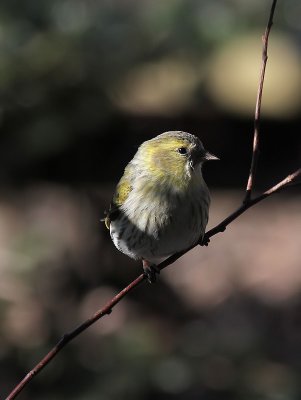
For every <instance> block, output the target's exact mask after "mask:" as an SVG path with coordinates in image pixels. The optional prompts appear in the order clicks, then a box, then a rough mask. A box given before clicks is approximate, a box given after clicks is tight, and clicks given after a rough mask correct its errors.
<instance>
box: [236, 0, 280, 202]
mask: <svg viewBox="0 0 301 400" xmlns="http://www.w3.org/2000/svg"><path fill="white" fill-rule="evenodd" d="M276 3H277V0H273V4H272V7H271V11H270V16H269V20H268V24H267V27H266V30H265V33H264V35H263V37H262V42H263V47H262V64H261V71H260V78H259V85H258V91H257V98H256V106H255V117H254V137H253V153H252V161H251V167H250V173H249V178H248V183H247V188H246V194H245V199H244V203H248V201H249V200H250V198H251V196H252V190H253V187H254V182H255V175H256V170H257V164H258V157H259V129H260V114H261V100H262V91H263V83H264V77H265V69H266V65H267V61H268V44H269V35H270V31H271V28H272V25H273V17H274V11H275V7H276Z"/></svg>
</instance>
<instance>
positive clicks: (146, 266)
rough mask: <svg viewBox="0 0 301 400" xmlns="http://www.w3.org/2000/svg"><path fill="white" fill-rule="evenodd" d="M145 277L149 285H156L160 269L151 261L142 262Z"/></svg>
mask: <svg viewBox="0 0 301 400" xmlns="http://www.w3.org/2000/svg"><path fill="white" fill-rule="evenodd" d="M142 264H143V271H144V275H145V276H146V277H147V280H148V281H149V283H155V282H156V280H157V274H160V269H159V268H158V267H157V266H156V265H155V264H151V263H150V262H149V261H146V260H142Z"/></svg>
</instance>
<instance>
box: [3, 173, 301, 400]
mask: <svg viewBox="0 0 301 400" xmlns="http://www.w3.org/2000/svg"><path fill="white" fill-rule="evenodd" d="M299 177H301V169H299V170H297V171H295V172H294V173H292V174H290V175H288V176H287V177H286V178H284V179H283V180H282V181H280V182H278V183H277V184H276V185H274V186H272V187H271V188H269V189H268V190H266V191H265V192H264V193H262V194H261V195H259V196H257V197H255V198H254V199H252V200H250V201H249V202H248V203H247V204H245V203H243V204H242V205H241V206H240V207H239V208H238V209H237V210H235V211H234V212H233V213H232V214H230V215H229V216H228V217H227V218H225V219H224V220H223V221H222V222H220V223H219V224H218V225H216V226H215V227H214V228H212V229H210V230H209V231H208V232H207V233H206V234H205V240H206V241H207V242H208V241H209V239H210V238H211V237H212V236H214V235H216V234H217V233H220V232H223V231H225V229H226V227H227V226H228V225H229V224H230V223H231V222H233V221H234V220H235V219H237V218H238V217H239V216H240V215H241V214H243V213H244V212H245V211H246V210H247V209H249V208H251V207H252V206H254V205H255V204H257V203H259V202H260V201H262V200H264V199H265V198H267V197H269V196H271V195H272V194H275V193H278V192H280V191H281V190H283V189H285V188H286V187H288V186H289V185H290V184H291V183H292V182H296V180H297V178H299ZM202 242H203V240H202V241H200V242H199V243H197V244H195V245H193V246H191V247H189V248H188V249H186V250H184V251H182V252H179V253H176V254H174V255H172V256H171V257H169V258H167V259H166V260H165V261H163V262H162V263H161V264H159V265H157V268H158V269H159V270H162V269H164V268H166V267H168V266H169V265H171V264H173V263H174V262H175V261H176V260H177V259H179V258H180V257H182V256H183V255H184V254H186V253H188V252H189V251H190V250H191V249H192V248H194V247H196V246H197V245H198V244H202ZM144 281H146V276H145V275H144V274H141V275H139V276H138V277H137V278H136V279H135V280H134V281H132V282H131V283H130V284H129V285H128V286H126V287H125V288H124V289H123V290H121V292H119V293H118V294H117V295H116V296H115V297H113V298H112V299H111V300H110V301H109V302H108V303H107V304H106V305H105V306H104V307H102V308H101V309H100V310H98V311H97V312H96V313H95V314H94V315H93V316H92V317H91V318H89V319H87V320H86V321H85V322H83V323H82V324H81V325H79V326H78V327H77V328H75V329H74V330H73V331H71V332H69V333H66V334H65V335H64V336H63V337H62V339H61V340H60V341H59V342H58V343H57V344H56V345H55V346H54V347H53V348H52V349H51V350H50V351H49V353H48V354H46V356H45V357H44V358H43V359H42V360H41V361H40V362H39V363H38V364H37V365H36V366H35V367H34V368H33V369H32V370H31V371H30V372H29V373H28V374H27V375H26V376H25V377H24V379H23V380H22V381H21V382H20V383H19V384H18V385H17V386H16V387H15V389H14V390H13V391H12V392H11V393H10V394H9V395H8V397H7V398H6V400H12V399H15V398H16V397H17V395H18V394H19V393H20V392H21V391H22V390H23V388H24V387H25V386H26V385H27V384H28V383H29V382H30V381H31V380H32V379H33V378H34V376H35V375H37V374H38V373H39V372H41V371H42V369H43V368H44V367H46V365H47V364H49V363H50V361H51V360H52V359H53V358H54V357H55V356H56V355H57V354H58V353H59V352H60V351H61V350H62V349H63V348H64V347H65V346H66V345H67V344H68V343H69V342H70V341H71V340H72V339H74V338H75V337H77V336H78V335H79V334H80V333H82V332H83V331H85V330H86V329H87V328H88V327H89V326H90V325H92V324H94V323H95V322H96V321H98V320H99V319H101V318H103V317H104V316H105V315H109V314H110V313H111V312H112V309H113V308H114V307H115V306H116V305H117V304H118V303H119V302H120V300H121V299H123V297H125V296H126V295H127V294H128V293H129V292H131V291H132V290H133V289H135V288H137V287H138V286H139V285H140V284H141V283H142V282H144Z"/></svg>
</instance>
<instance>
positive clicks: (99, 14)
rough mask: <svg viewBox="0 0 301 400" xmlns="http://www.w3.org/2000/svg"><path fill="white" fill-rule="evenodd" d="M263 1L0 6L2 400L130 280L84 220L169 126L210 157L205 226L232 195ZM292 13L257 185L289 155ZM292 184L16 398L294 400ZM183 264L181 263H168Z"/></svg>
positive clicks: (296, 48)
mask: <svg viewBox="0 0 301 400" xmlns="http://www.w3.org/2000/svg"><path fill="white" fill-rule="evenodd" d="M270 3H271V2H268V1H259V0H258V1H257V0H256V1H252V2H247V1H234V0H232V1H230V0H228V1H226V0H224V1H209V0H207V1H206V0H199V1H193V0H185V1H184V0H172V1H169V2H167V1H159V0H154V1H151V0H140V1H138V0H127V1H122V0H112V1H92V0H90V1H88V0H86V1H84V0H81V1H80V0H76V1H67V0H65V1H55V0H54V1H43V2H41V1H40V2H38V1H33V0H31V1H26V2H17V1H12V0H3V1H2V2H1V5H0V129H1V131H0V182H1V187H0V194H1V197H0V318H1V319H0V320H1V324H0V338H1V340H0V397H1V398H2V397H5V395H7V394H8V393H9V391H10V390H11V389H12V388H13V387H14V385H16V384H17V382H18V381H19V380H21V378H23V376H24V375H25V373H26V372H27V371H28V370H29V369H31V368H32V367H33V365H35V364H36V363H37V362H38V360H39V359H40V358H41V357H42V356H43V355H44V354H45V353H46V352H47V351H48V350H49V349H50V348H51V347H52V346H53V345H54V344H55V343H56V342H57V341H58V339H59V338H60V337H61V336H62V334H63V333H65V332H67V331H69V330H71V329H72V328H74V327H75V326H76V325H77V324H78V323H80V322H82V321H83V320H84V319H85V318H88V317H89V316H90V315H92V314H93V313H94V312H95V311H96V310H97V309H98V308H100V307H101V306H102V305H103V304H104V303H105V302H106V301H107V300H109V299H110V298H111V297H112V296H113V295H114V294H116V293H117V292H118V290H120V289H121V288H123V287H124V286H125V285H127V283H129V282H130V280H131V279H133V278H134V277H135V276H137V274H138V273H139V272H140V271H141V267H140V265H139V263H135V262H134V261H132V260H130V259H128V258H127V257H126V256H124V255H122V254H121V253H119V252H118V251H117V250H116V249H115V248H114V246H113V244H112V243H111V241H110V238H109V234H108V232H107V231H106V229H105V228H104V226H103V224H102V223H101V222H100V219H101V218H102V217H103V213H104V210H105V209H106V208H107V207H108V204H109V202H110V198H111V196H112V193H113V191H114V186H115V184H116V183H117V181H118V179H119V178H120V176H121V174H122V171H123V169H124V167H125V165H126V163H127V162H128V161H129V160H130V159H131V158H132V157H133V155H134V153H135V151H136V149H137V147H138V146H139V144H140V143H142V142H143V141H144V140H147V139H149V138H151V137H154V136H156V135H157V134H159V133H161V132H164V131H166V130H184V131H188V132H191V133H194V134H196V135H198V136H199V137H200V138H201V140H202V141H203V143H204V144H205V146H206V148H208V149H209V150H210V151H211V152H213V153H214V154H216V155H217V156H219V157H220V159H221V161H220V162H218V163H210V164H208V165H206V166H205V168H204V175H205V179H206V181H207V183H208V185H209V187H210V188H211V192H212V208H211V213H210V222H209V226H213V225H214V224H215V223H218V222H219V221H220V220H221V219H222V218H224V217H225V216H226V215H228V214H229V213H230V212H231V211H232V210H234V209H235V208H236V207H237V206H238V205H239V204H240V201H241V199H242V198H243V190H244V187H245V184H246V179H247V175H248V171H249V165H250V160H251V146H252V134H253V114H254V107H255V98H256V91H257V85H258V75H259V69H260V62H261V36H262V34H263V32H264V28H265V24H266V21H267V18H268V13H269V7H270V5H271V4H270ZM300 11H301V10H300V4H299V2H298V1H296V0H289V1H285V2H284V1H279V4H278V5H277V9H276V14H275V19H274V22H275V25H274V26H273V29H272V32H271V37H270V47H269V61H268V67H267V78H266V82H265V88H264V96H263V115H262V123H261V154H260V160H259V166H258V175H257V182H256V188H257V190H263V189H265V188H267V187H269V186H271V185H273V184H274V183H276V182H277V181H278V180H280V179H282V178H283V177H285V176H286V175H287V174H288V173H290V172H293V171H294V170H296V169H297V168H298V167H299V166H300V150H301V134H300V127H301V120H300V109H301V53H300V51H301V49H300V44H301V30H300V22H299V19H300V18H299V15H300ZM300 213H301V203H300V189H299V188H298V187H297V188H290V189H289V190H287V191H286V192H285V193H282V194H280V195H277V196H275V197H274V198H271V199H268V200H266V201H265V202H263V203H260V204H259V205H257V206H256V207H255V208H254V209H251V210H250V211H248V212H247V213H246V214H244V215H243V216H242V217H241V218H240V219H239V220H237V221H235V222H234V223H233V224H232V225H231V227H229V228H228V229H227V231H226V232H225V233H224V234H222V235H218V236H216V237H215V238H213V239H212V241H211V244H210V246H209V247H208V248H206V249H205V248H199V249H195V250H193V251H192V252H190V253H189V254H187V255H186V256H185V257H183V258H182V259H181V260H179V261H178V262H177V263H176V264H175V265H174V266H172V267H169V268H168V269H167V270H166V271H164V273H162V274H161V276H160V279H159V281H158V283H157V284H156V285H153V286H150V285H146V284H145V285H144V286H141V287H139V288H138V289H137V290H136V291H135V292H133V293H131V294H130V295H129V296H128V297H127V298H126V299H125V300H124V301H122V303H120V304H119V305H118V306H117V307H116V309H114V312H113V313H112V314H111V315H110V316H109V317H105V318H104V319H103V320H102V321H101V322H99V323H97V324H96V325H95V326H93V327H91V328H90V329H89V330H88V331H87V332H86V333H84V334H82V335H81V337H79V338H77V339H76V340H75V341H74V342H73V343H71V344H70V345H69V346H68V347H67V348H66V349H64V351H63V352H62V353H61V354H60V355H59V356H58V357H57V358H56V359H55V360H54V361H53V362H52V363H51V364H50V365H49V366H48V367H47V368H46V369H45V370H44V371H43V372H42V373H41V375H39V376H37V377H36V378H35V379H34V380H33V381H32V383H31V384H30V385H29V386H28V387H27V388H26V389H25V390H24V392H23V393H22V395H20V398H22V399H43V400H44V399H45V400H48V399H49V400H50V399H51V400H52V399H56V400H59V399H71V398H72V399H75V400H81V399H85V400H94V399H101V400H114V399H131V400H133V399H151V398H152V399H153V398H156V399H171V400H174V399H189V400H190V399H209V400H211V399H218V400H220V399H222V400H224V399H266V400H271V399H272V400H274V399H275V400H278V399H290V400H291V399H299V398H300V396H301V385H300V377H301V345H300V343H301V342H300V337H301V317H300V316H301V314H300V313H301V296H300V293H301V256H300V246H301V237H300V232H301V216H300ZM182 267H183V268H184V269H185V270H184V269H183V268H182Z"/></svg>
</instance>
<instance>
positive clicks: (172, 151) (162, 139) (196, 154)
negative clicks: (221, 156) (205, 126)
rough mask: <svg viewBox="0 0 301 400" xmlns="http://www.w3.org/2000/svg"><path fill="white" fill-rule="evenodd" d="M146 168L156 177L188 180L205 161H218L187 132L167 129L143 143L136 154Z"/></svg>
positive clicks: (196, 138)
mask: <svg viewBox="0 0 301 400" xmlns="http://www.w3.org/2000/svg"><path fill="white" fill-rule="evenodd" d="M137 156H138V158H139V159H140V160H143V163H144V165H145V167H146V169H147V170H148V171H149V172H150V173H151V174H153V175H155V176H158V177H160V178H164V177H170V178H171V179H173V180H174V179H176V180H178V179H179V180H185V179H189V177H191V176H192V175H193V171H194V170H196V169H198V167H199V166H201V165H202V164H203V163H204V162H205V161H208V160H218V158H217V157H216V156H214V155H213V154H211V153H209V152H208V151H207V150H205V149H204V146H203V144H202V142H201V141H200V139H199V138H198V137H196V136H194V135H192V134H190V133H187V132H182V131H171V132H165V133H162V134H161V135H159V136H156V137H155V138H153V139H151V140H148V141H146V142H144V143H143V144H142V145H141V146H140V148H139V151H138V153H137Z"/></svg>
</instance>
